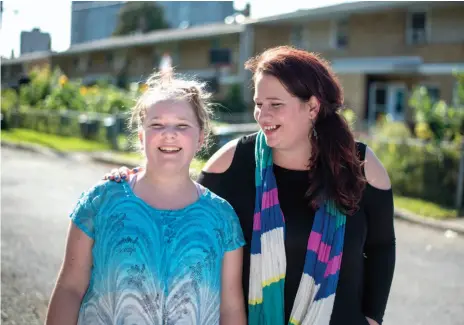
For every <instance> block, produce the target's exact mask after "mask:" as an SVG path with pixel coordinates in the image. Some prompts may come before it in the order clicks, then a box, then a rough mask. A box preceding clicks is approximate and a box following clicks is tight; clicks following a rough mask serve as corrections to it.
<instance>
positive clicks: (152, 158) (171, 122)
mask: <svg viewBox="0 0 464 325" xmlns="http://www.w3.org/2000/svg"><path fill="white" fill-rule="evenodd" d="M139 139H140V141H141V144H142V148H143V151H144V154H145V156H146V159H147V164H149V165H151V166H152V167H155V168H156V169H155V168H154V169H155V170H159V171H161V172H179V171H182V170H185V171H187V172H188V170H189V166H190V163H191V161H192V159H193V158H194V156H195V154H196V153H197V151H198V150H199V149H200V148H201V145H202V143H203V140H204V134H203V130H201V128H200V125H199V123H198V120H197V117H196V115H195V112H194V109H193V107H192V106H191V105H190V103H188V102H187V101H184V100H180V101H175V100H165V101H160V102H157V103H155V104H154V105H152V106H151V107H150V108H149V109H148V110H147V112H146V116H145V119H144V121H143V127H142V129H141V130H140V131H139Z"/></svg>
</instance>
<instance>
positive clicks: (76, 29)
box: [71, 1, 234, 45]
mask: <svg viewBox="0 0 464 325" xmlns="http://www.w3.org/2000/svg"><path fill="white" fill-rule="evenodd" d="M125 2H126V1H73V2H72V9H71V10H72V13H71V45H74V44H79V43H84V42H89V41H93V40H98V39H104V38H108V37H110V36H111V35H112V33H113V31H114V29H115V28H116V24H117V20H118V14H119V11H120V10H121V8H122V6H124V4H125ZM156 3H157V4H158V5H160V6H161V7H162V8H163V9H164V16H165V19H166V21H167V22H168V24H169V25H170V27H171V28H185V27H189V26H197V25H203V24H209V23H214V22H224V19H225V18H226V17H228V16H230V15H233V14H234V4H233V1H156Z"/></svg>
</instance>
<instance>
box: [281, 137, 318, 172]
mask: <svg viewBox="0 0 464 325" xmlns="http://www.w3.org/2000/svg"><path fill="white" fill-rule="evenodd" d="M310 157H311V145H310V143H309V141H308V142H306V143H303V144H301V145H298V146H295V147H293V148H289V149H273V150H272V160H273V162H274V164H276V165H277V166H279V167H282V168H285V169H290V170H308V164H309V158H310Z"/></svg>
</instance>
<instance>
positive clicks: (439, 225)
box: [1, 140, 464, 236]
mask: <svg viewBox="0 0 464 325" xmlns="http://www.w3.org/2000/svg"><path fill="white" fill-rule="evenodd" d="M1 145H2V147H7V148H13V149H21V150H26V151H32V152H37V153H40V154H46V155H53V156H57V155H58V156H61V157H70V156H72V154H68V153H64V152H61V151H57V150H53V149H49V148H45V147H42V146H40V145H35V144H24V143H11V142H7V141H4V140H2V141H1ZM85 155H86V156H87V157H88V158H90V160H92V161H95V162H97V163H105V164H111V165H115V166H126V167H128V168H135V167H138V166H140V163H137V162H135V161H133V160H131V159H123V158H114V157H113V156H112V155H111V154H108V153H104V152H103V153H86V154H85ZM191 175H192V177H194V178H195V177H196V176H197V175H196V174H195V172H193V171H191ZM394 215H395V218H398V219H400V220H404V221H406V222H410V223H414V224H418V225H421V226H424V227H428V228H432V229H436V230H441V231H447V230H451V231H454V232H456V233H458V234H460V235H463V236H464V221H463V222H462V224H460V223H458V222H456V221H453V220H435V219H431V218H426V217H421V216H419V215H417V214H414V213H412V212H409V211H406V210H403V209H398V208H395V212H394ZM458 220H459V219H458Z"/></svg>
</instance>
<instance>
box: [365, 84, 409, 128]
mask: <svg viewBox="0 0 464 325" xmlns="http://www.w3.org/2000/svg"><path fill="white" fill-rule="evenodd" d="M379 88H384V89H385V113H386V114H390V115H391V116H392V117H393V119H394V120H403V119H404V112H403V114H402V115H397V114H396V112H395V107H394V103H395V98H394V95H395V91H396V90H397V89H403V90H404V91H405V97H404V101H405V102H404V106H405V108H406V98H407V86H406V84H405V83H404V82H384V81H379V82H373V83H371V84H370V85H369V100H368V105H369V106H368V107H369V114H368V117H367V121H368V124H370V125H372V124H375V122H376V121H375V116H376V113H377V105H376V103H375V100H376V98H375V92H376V90H377V89H379Z"/></svg>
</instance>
